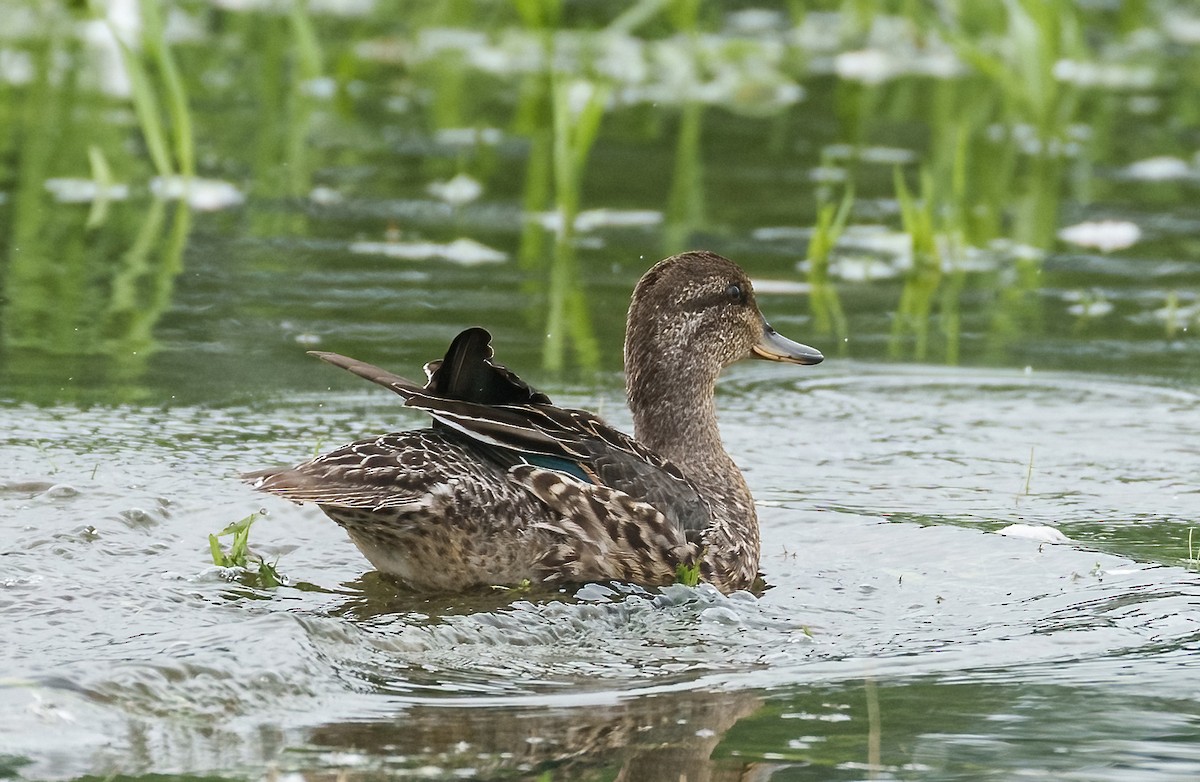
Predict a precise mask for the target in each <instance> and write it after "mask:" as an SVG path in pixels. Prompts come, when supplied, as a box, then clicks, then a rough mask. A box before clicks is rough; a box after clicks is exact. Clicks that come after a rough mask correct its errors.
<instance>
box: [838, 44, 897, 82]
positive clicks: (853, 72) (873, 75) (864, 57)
mask: <svg viewBox="0 0 1200 782" xmlns="http://www.w3.org/2000/svg"><path fill="white" fill-rule="evenodd" d="M833 69H834V72H835V73H837V75H838V76H840V77H841V78H843V79H846V80H848V81H860V82H862V83H863V84H880V83H882V82H884V81H887V80H888V79H889V78H890V77H892V76H894V75H896V73H895V69H894V68H893V67H892V64H891V62H890V61H889V58H888V56H887V53H886V52H883V51H880V50H879V49H859V50H858V51H853V52H842V53H841V54H839V55H838V56H837V57H835V58H834V60H833Z"/></svg>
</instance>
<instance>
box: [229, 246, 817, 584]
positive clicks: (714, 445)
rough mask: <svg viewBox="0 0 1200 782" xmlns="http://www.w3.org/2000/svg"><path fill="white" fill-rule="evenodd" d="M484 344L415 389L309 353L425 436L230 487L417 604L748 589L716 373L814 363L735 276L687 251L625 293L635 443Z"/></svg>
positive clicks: (253, 476) (749, 523)
mask: <svg viewBox="0 0 1200 782" xmlns="http://www.w3.org/2000/svg"><path fill="white" fill-rule="evenodd" d="M491 341H492V338H491V335H490V334H489V333H488V331H487V330H485V329H483V328H480V327H472V328H468V329H465V330H464V331H462V332H461V333H459V334H458V335H457V336H456V337H455V338H454V340H453V341H452V342H451V344H450V346H449V348H448V349H447V351H446V353H445V355H444V356H443V358H442V359H441V360H437V361H431V362H429V363H428V364H426V365H425V376H426V382H425V383H424V384H418V383H416V382H413V381H411V380H407V379H405V378H404V377H401V376H399V375H396V374H393V373H391V372H389V371H387V370H384V369H381V368H379V367H376V366H373V365H371V364H368V363H366V362H363V361H359V360H357V359H353V358H348V357H346V356H343V355H340V354H337V353H329V352H321V351H313V352H312V354H313V355H315V356H316V357H317V358H320V359H322V360H324V361H326V362H328V363H330V364H332V365H334V366H336V367H340V368H341V369H344V370H347V371H349V372H351V373H353V374H355V375H358V376H359V377H362V378H364V379H366V380H369V381H371V382H372V383H375V384H378V385H381V386H383V387H385V388H388V389H389V390H391V391H393V392H395V393H396V394H398V395H399V396H400V397H402V398H403V400H404V405H405V406H406V407H410V408H413V409H415V410H420V411H423V412H424V413H427V414H428V415H429V416H430V417H431V418H432V422H431V425H430V426H428V427H426V428H423V429H415V430H409V431H403V432H393V433H388V434H382V435H379V436H377V437H372V438H368V439H363V440H358V441H356V442H352V443H350V444H348V445H343V446H341V447H339V448H336V449H335V450H332V451H330V452H328V453H325V454H322V455H320V456H318V457H316V458H314V459H312V460H310V461H307V462H304V463H303V464H299V465H297V466H295V467H284V468H275V469H266V470H256V471H253V472H248V473H245V474H243V476H242V478H243V479H244V480H246V481H247V482H249V483H250V485H251V486H252V487H253V488H255V489H257V490H259V491H263V492H266V493H269V494H273V495H276V496H278V497H282V498H284V499H287V500H291V501H293V502H297V503H315V504H316V505H317V507H319V508H320V509H321V510H322V511H323V512H324V513H325V515H326V516H328V517H329V518H330V519H332V520H333V521H334V522H336V523H337V524H339V525H340V526H341V527H342V528H343V529H345V531H346V532H347V533H348V535H349V537H350V539H351V541H353V543H354V544H355V545H356V546H357V547H358V549H359V551H361V552H362V554H363V555H364V556H365V557H366V559H367V560H368V561H369V562H370V563H371V565H372V566H373V567H374V568H375V569H376V570H378V571H379V572H381V573H382V574H384V575H386V576H388V577H390V578H392V579H394V580H396V581H399V582H401V583H402V584H403V585H404V586H406V587H408V588H410V589H412V590H416V591H425V592H428V591H435V592H458V591H463V590H468V589H471V588H475V587H484V586H517V585H523V584H530V585H532V584H545V585H551V586H553V585H559V584H561V585H566V584H575V583H586V582H609V581H616V582H627V583H632V584H637V585H640V586H643V587H656V586H664V585H668V584H672V583H676V582H679V581H683V582H684V583H691V584H695V583H697V582H701V581H702V582H705V583H708V584H711V585H712V586H714V587H716V588H717V589H718V590H720V591H722V592H725V593H729V592H732V591H736V590H744V589H750V588H751V587H752V585H753V584H754V583H755V581H756V579H757V578H758V576H759V556H760V536H759V522H758V516H757V513H756V511H755V506H754V498H753V496H752V495H751V493H750V489H749V487H748V486H747V484H746V480H745V478H744V476H743V475H742V472H741V470H739V469H738V467H737V465H736V464H735V463H734V461H733V459H732V458H731V457H730V456H729V454H728V453H727V452H726V450H725V447H724V444H723V443H722V440H721V434H720V430H719V428H718V424H717V414H716V406H715V387H716V382H717V378H718V376H719V375H720V373H721V371H722V370H723V369H724V368H725V367H726V366H728V365H730V364H732V363H734V362H735V361H739V360H741V359H744V358H758V359H766V360H770V361H777V362H784V363H790V364H801V365H811V364H817V363H820V362H821V361H822V360H823V358H824V357H823V356H822V354H821V352H820V351H818V350H817V349H815V348H812V347H809V346H807V345H803V344H800V343H798V342H793V341H792V340H790V339H788V338H786V337H784V336H782V335H781V334H779V333H778V332H777V331H775V329H773V328H772V327H771V326H770V324H768V322H767V321H766V319H765V318H764V317H763V315H762V313H761V312H760V310H759V308H758V305H757V302H756V300H755V296H754V286H753V284H752V283H751V281H750V278H749V277H748V276H747V274H746V273H745V271H743V270H742V268H741V267H740V266H738V265H737V264H736V263H734V262H733V261H731V260H729V259H727V258H724V257H722V256H720V255H717V254H716V253H713V252H709V251H691V252H685V253H682V254H679V255H674V256H672V257H670V258H666V259H665V260H662V261H659V262H658V263H657V264H655V265H654V266H653V267H652V268H650V269H649V270H648V271H647V272H646V273H645V274H644V275H643V276H642V277H641V279H640V280H639V281H638V283H637V285H636V287H635V288H634V291H633V295H632V298H631V300H630V305H629V311H628V316H627V321H626V336H625V346H624V360H625V385H626V392H627V397H628V403H629V409H630V412H631V413H632V415H633V432H634V434H633V436H630V435H628V434H625V433H624V432H621V431H620V430H618V429H616V428H614V427H612V426H610V425H609V424H607V423H606V422H605V421H603V420H602V419H601V418H600V417H599V416H597V415H595V414H593V413H590V412H587V411H585V410H577V409H572V408H567V407H559V406H557V405H555V404H554V403H553V402H552V401H551V399H550V398H549V397H548V396H547V395H546V394H544V393H542V392H540V391H538V390H536V389H534V388H532V387H531V386H530V385H529V384H528V383H526V382H525V381H523V380H521V378H520V377H518V376H517V374H516V373H514V372H512V371H511V370H509V369H508V368H507V367H506V366H504V365H503V364H500V363H498V362H497V361H496V360H495V354H494V350H493V348H492V345H491Z"/></svg>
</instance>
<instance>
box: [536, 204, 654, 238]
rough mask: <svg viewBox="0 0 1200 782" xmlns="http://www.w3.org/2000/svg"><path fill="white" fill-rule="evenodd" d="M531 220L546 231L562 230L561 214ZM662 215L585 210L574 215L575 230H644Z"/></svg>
mask: <svg viewBox="0 0 1200 782" xmlns="http://www.w3.org/2000/svg"><path fill="white" fill-rule="evenodd" d="M532 219H533V220H534V221H535V222H537V223H538V224H539V225H541V226H542V227H543V228H545V229H546V230H547V231H554V232H558V231H561V230H562V224H563V219H562V213H561V212H557V211H556V212H542V213H541V214H535V215H533V216H532ZM662 219H663V215H662V212H659V211H658V210H656V209H587V210H585V211H583V212H580V213H579V214H577V215H575V230H576V231H577V232H579V233H588V232H590V231H595V230H597V229H599V228H645V227H648V226H655V225H658V224H659V223H661V222H662Z"/></svg>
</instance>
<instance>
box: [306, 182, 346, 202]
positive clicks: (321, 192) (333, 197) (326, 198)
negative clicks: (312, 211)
mask: <svg viewBox="0 0 1200 782" xmlns="http://www.w3.org/2000/svg"><path fill="white" fill-rule="evenodd" d="M308 200H309V201H312V202H313V203H314V204H318V205H319V206H331V205H333V204H340V203H341V202H342V194H341V193H339V192H338V191H336V190H334V189H333V188H332V187H324V186H321V185H318V186H317V187H314V188H313V189H312V190H311V191H309V194H308Z"/></svg>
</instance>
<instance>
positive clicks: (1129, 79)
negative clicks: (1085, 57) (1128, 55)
mask: <svg viewBox="0 0 1200 782" xmlns="http://www.w3.org/2000/svg"><path fill="white" fill-rule="evenodd" d="M1053 73H1054V78H1056V79H1058V80H1059V81H1061V82H1067V83H1069V84H1077V85H1079V86H1080V87H1103V88H1105V89H1118V90H1120V89H1126V90H1144V89H1148V88H1150V87H1153V86H1154V78H1155V75H1154V69H1153V68H1151V67H1149V66H1144V65H1122V64H1121V63H1099V62H1081V61H1079V60H1059V61H1058V62H1056V63H1054V69H1053Z"/></svg>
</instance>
